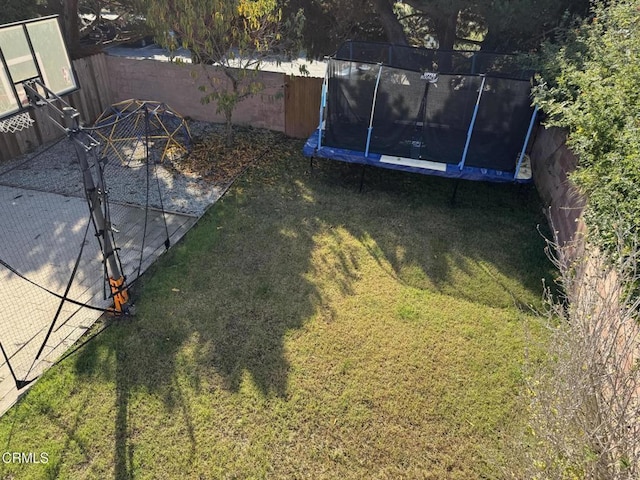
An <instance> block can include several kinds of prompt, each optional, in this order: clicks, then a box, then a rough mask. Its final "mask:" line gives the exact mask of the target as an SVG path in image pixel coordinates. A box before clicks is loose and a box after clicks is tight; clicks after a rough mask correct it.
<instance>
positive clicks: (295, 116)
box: [284, 75, 322, 138]
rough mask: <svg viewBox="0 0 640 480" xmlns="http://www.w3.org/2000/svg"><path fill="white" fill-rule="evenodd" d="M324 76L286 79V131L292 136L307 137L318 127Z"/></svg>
mask: <svg viewBox="0 0 640 480" xmlns="http://www.w3.org/2000/svg"><path fill="white" fill-rule="evenodd" d="M321 93H322V78H312V77H294V76H291V75H287V76H286V79H285V102H284V131H285V133H286V134H287V135H288V136H290V137H295V138H307V137H308V136H309V135H311V134H312V133H313V131H314V130H315V129H316V128H318V120H319V115H320V94H321Z"/></svg>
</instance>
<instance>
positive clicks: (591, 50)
mask: <svg viewBox="0 0 640 480" xmlns="http://www.w3.org/2000/svg"><path fill="white" fill-rule="evenodd" d="M560 40H561V41H560V42H556V43H554V44H551V43H549V44H547V45H545V47H544V48H543V65H544V67H543V72H542V74H541V77H542V78H541V80H542V81H541V83H540V85H539V86H538V87H537V88H536V89H535V92H534V96H535V102H536V104H537V105H539V106H540V107H541V108H542V110H543V111H545V112H546V113H547V115H548V122H547V124H548V125H553V126H560V127H564V128H566V129H567V130H568V132H569V136H568V145H569V146H570V148H571V149H572V150H573V151H574V152H575V153H576V154H577V156H578V158H579V163H578V168H577V170H576V172H574V174H573V176H572V179H573V180H574V181H575V183H576V184H577V185H578V187H579V188H580V189H581V190H582V191H583V192H584V193H585V194H586V195H587V197H588V205H587V210H586V212H585V215H586V221H587V224H588V225H589V228H590V231H591V232H592V234H594V237H593V238H594V239H595V241H597V242H598V243H600V244H601V245H603V246H605V247H606V248H607V249H608V250H609V251H611V252H613V251H615V248H616V236H615V231H620V230H622V231H625V232H628V233H629V238H631V237H633V236H634V235H632V234H637V233H639V230H640V163H639V161H640V137H639V135H638V133H639V131H638V130H639V128H640V7H639V6H638V2H637V1H633V0H613V1H609V2H600V1H596V2H594V4H593V7H592V15H591V17H590V18H589V19H588V20H585V21H584V22H582V23H580V24H578V25H574V26H573V27H572V28H569V29H567V30H566V31H565V32H564V34H563V38H561V39H560Z"/></svg>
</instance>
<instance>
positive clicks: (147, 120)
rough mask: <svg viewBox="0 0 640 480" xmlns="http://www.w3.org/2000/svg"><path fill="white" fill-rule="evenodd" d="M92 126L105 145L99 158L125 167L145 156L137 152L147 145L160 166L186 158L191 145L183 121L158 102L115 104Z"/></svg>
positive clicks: (186, 126)
mask: <svg viewBox="0 0 640 480" xmlns="http://www.w3.org/2000/svg"><path fill="white" fill-rule="evenodd" d="M94 127H95V128H96V132H97V134H98V136H99V138H100V139H101V140H102V144H103V145H104V147H103V150H102V155H103V156H106V157H109V158H113V160H115V161H118V162H120V163H121V164H122V165H127V166H128V165H130V164H131V162H132V160H134V159H136V158H140V156H141V154H142V155H143V156H144V155H145V154H146V152H144V151H143V152H139V151H138V150H139V149H141V148H142V147H143V146H144V145H145V144H147V143H148V144H150V145H152V152H151V153H153V157H154V160H155V161H156V162H159V163H163V162H164V161H165V160H167V159H168V160H175V159H176V158H178V157H181V156H183V155H185V154H186V153H187V152H188V151H189V148H190V146H191V143H192V139H191V133H190V132H189V126H188V125H187V122H186V120H185V119H184V118H182V116H181V115H180V114H179V113H177V112H176V111H174V110H173V109H172V108H171V107H169V106H168V105H166V104H164V103H161V102H154V101H148V100H145V101H143V100H125V101H123V102H118V103H115V104H113V105H111V107H109V108H108V109H107V110H105V111H104V112H103V113H102V115H100V117H98V119H97V120H96V121H95V124H94Z"/></svg>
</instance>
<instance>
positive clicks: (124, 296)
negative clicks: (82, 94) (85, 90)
mask: <svg viewBox="0 0 640 480" xmlns="http://www.w3.org/2000/svg"><path fill="white" fill-rule="evenodd" d="M63 112H64V116H65V117H64V119H65V124H66V127H67V129H68V132H69V136H70V138H71V139H72V140H73V144H74V146H75V148H76V152H77V153H78V162H79V163H80V170H81V171H82V179H83V183H84V189H85V194H86V196H87V200H88V202H89V209H90V210H91V215H92V216H93V221H94V222H95V225H96V229H97V230H98V232H97V233H98V237H99V238H100V239H101V240H102V249H103V254H104V259H105V262H106V267H107V273H108V275H109V286H110V289H111V293H112V294H113V302H114V310H115V313H117V314H127V313H129V306H130V305H129V293H128V290H127V286H126V284H125V279H124V275H123V274H122V272H121V271H120V265H119V262H118V259H117V257H116V255H117V252H116V251H115V249H114V247H113V243H112V240H111V224H110V223H109V222H107V220H106V219H105V216H104V213H103V211H102V204H103V201H102V199H103V196H104V193H105V192H104V187H103V185H102V180H101V179H100V178H99V179H98V186H96V184H95V183H94V181H93V175H92V174H91V166H90V165H89V161H88V160H87V152H88V151H90V150H91V148H93V147H95V145H85V144H84V143H83V142H82V140H80V138H78V136H79V134H80V114H79V113H78V111H77V110H76V109H75V108H73V107H64V108H63ZM96 161H97V160H96ZM94 168H95V169H96V171H97V172H99V171H100V166H99V165H94ZM99 176H100V175H99V173H98V177H99Z"/></svg>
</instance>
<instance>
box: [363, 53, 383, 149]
mask: <svg viewBox="0 0 640 480" xmlns="http://www.w3.org/2000/svg"><path fill="white" fill-rule="evenodd" d="M380 75H382V64H380V70H378V78H377V79H376V88H375V89H374V90H373V103H372V104H371V117H370V118H369V130H368V132H367V146H366V147H365V149H364V156H365V157H368V156H369V144H370V143H371V132H372V131H373V114H374V112H375V110H376V99H377V98H378V86H379V85H380Z"/></svg>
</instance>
